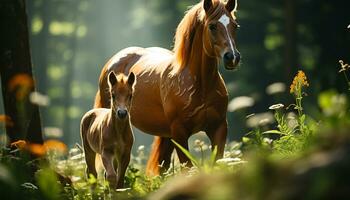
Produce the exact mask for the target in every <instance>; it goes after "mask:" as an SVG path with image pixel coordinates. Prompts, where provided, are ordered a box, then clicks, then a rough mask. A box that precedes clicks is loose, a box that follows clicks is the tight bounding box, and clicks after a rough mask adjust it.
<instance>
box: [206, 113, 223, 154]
mask: <svg viewBox="0 0 350 200" xmlns="http://www.w3.org/2000/svg"><path fill="white" fill-rule="evenodd" d="M207 136H208V137H209V139H210V142H211V146H212V150H214V148H215V146H217V154H216V160H217V159H220V158H222V157H223V155H224V150H225V144H226V137H227V121H226V119H225V121H223V122H222V123H221V124H219V126H216V128H213V129H210V130H208V131H207Z"/></svg>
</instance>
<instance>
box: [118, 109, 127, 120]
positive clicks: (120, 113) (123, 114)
mask: <svg viewBox="0 0 350 200" xmlns="http://www.w3.org/2000/svg"><path fill="white" fill-rule="evenodd" d="M117 115H118V117H119V118H120V119H124V118H125V117H126V116H127V115H128V111H127V110H124V109H118V111H117Z"/></svg>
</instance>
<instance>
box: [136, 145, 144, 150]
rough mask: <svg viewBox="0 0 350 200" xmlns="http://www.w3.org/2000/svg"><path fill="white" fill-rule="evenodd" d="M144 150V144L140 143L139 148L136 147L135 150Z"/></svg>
mask: <svg viewBox="0 0 350 200" xmlns="http://www.w3.org/2000/svg"><path fill="white" fill-rule="evenodd" d="M144 150H145V146H144V145H140V146H139V148H138V149H137V151H144Z"/></svg>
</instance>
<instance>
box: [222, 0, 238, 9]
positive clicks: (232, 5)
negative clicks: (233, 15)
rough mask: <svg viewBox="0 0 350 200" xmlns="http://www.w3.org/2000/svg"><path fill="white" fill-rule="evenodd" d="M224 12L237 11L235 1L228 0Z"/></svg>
mask: <svg viewBox="0 0 350 200" xmlns="http://www.w3.org/2000/svg"><path fill="white" fill-rule="evenodd" d="M225 7H226V10H228V11H229V12H232V11H236V10H237V0H228V2H227V3H226V6H225Z"/></svg>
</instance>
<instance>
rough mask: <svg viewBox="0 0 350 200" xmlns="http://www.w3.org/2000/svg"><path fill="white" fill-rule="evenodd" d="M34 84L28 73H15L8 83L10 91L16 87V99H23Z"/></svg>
mask: <svg viewBox="0 0 350 200" xmlns="http://www.w3.org/2000/svg"><path fill="white" fill-rule="evenodd" d="M33 86H34V81H33V79H32V77H31V76H29V75H28V74H25V73H23V74H17V75H16V76H14V77H13V78H12V79H11V80H10V81H9V85H8V89H9V90H10V91H15V90H16V89H17V90H16V99H17V100H23V99H24V97H25V96H26V95H27V94H28V93H29V92H30V90H31V89H32V88H33Z"/></svg>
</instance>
